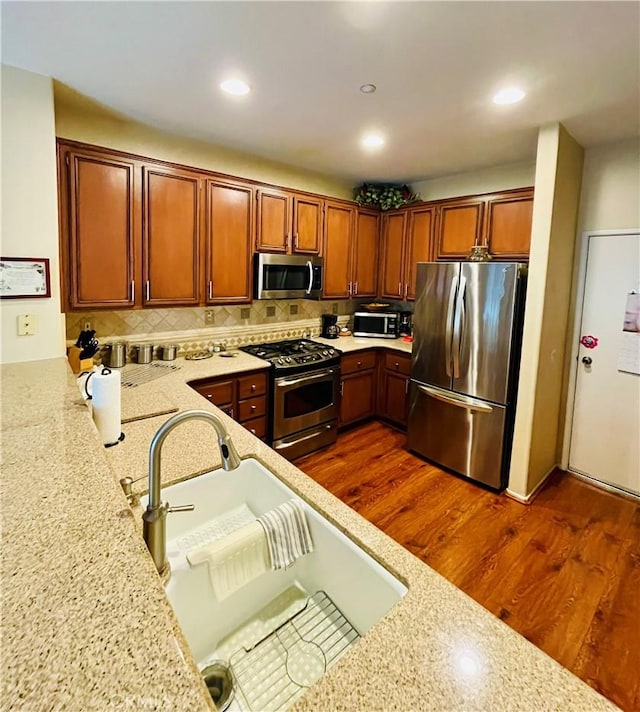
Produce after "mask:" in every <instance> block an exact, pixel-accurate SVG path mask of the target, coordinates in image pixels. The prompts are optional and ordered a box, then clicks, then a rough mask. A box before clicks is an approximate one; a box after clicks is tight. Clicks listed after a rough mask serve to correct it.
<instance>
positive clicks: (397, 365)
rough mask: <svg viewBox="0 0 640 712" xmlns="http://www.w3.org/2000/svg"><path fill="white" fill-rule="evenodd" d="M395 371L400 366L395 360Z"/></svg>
mask: <svg viewBox="0 0 640 712" xmlns="http://www.w3.org/2000/svg"><path fill="white" fill-rule="evenodd" d="M395 367H396V371H397V370H398V369H399V368H400V364H399V363H398V362H397V361H396V363H395Z"/></svg>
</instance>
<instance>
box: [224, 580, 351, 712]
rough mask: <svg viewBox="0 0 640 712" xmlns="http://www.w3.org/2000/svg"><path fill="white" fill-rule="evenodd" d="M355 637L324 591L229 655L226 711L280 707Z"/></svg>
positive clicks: (264, 711)
mask: <svg viewBox="0 0 640 712" xmlns="http://www.w3.org/2000/svg"><path fill="white" fill-rule="evenodd" d="M359 637H360V635H359V633H358V632H357V631H356V629H355V628H354V627H353V626H352V625H351V623H350V622H349V621H348V620H347V619H346V617H345V616H344V615H343V613H342V612H341V611H340V610H339V609H338V607H337V606H336V605H335V603H334V602H333V601H332V600H331V599H330V598H329V596H328V595H327V594H326V593H325V592H324V591H317V592H316V593H314V594H313V595H312V596H309V597H308V598H307V600H306V603H305V604H304V607H303V608H302V609H301V610H299V611H298V612H297V613H295V614H294V615H293V616H291V618H289V619H288V620H286V621H284V622H283V623H281V624H280V625H278V626H277V627H276V628H275V629H274V630H273V632H271V633H269V634H268V635H267V636H265V637H264V638H262V639H261V640H259V641H258V642H257V643H256V644H255V645H253V646H252V647H250V648H249V649H246V648H240V649H238V650H236V651H235V652H234V653H232V654H231V656H230V658H229V667H230V668H231V671H232V674H233V677H234V680H235V687H236V696H235V700H234V702H233V704H232V705H231V707H230V710H234V709H236V710H252V711H253V712H281V711H282V710H285V709H286V708H287V707H289V706H290V705H292V704H293V703H294V702H295V700H296V699H297V698H298V697H300V695H302V693H303V692H304V691H305V690H306V689H307V688H309V687H311V685H313V684H314V683H315V682H317V681H318V680H319V679H320V678H321V677H322V675H324V673H325V672H326V670H328V669H329V668H330V667H331V666H332V665H333V664H335V663H336V662H337V661H338V660H339V659H340V657H341V656H342V655H343V654H344V653H345V652H346V651H347V650H348V649H349V647H350V646H351V645H352V644H353V643H354V642H355V641H356V640H358V638H359Z"/></svg>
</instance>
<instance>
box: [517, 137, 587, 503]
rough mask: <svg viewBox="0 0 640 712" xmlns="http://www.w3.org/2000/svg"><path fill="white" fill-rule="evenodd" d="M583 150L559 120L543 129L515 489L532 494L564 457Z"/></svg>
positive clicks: (521, 370) (539, 138) (524, 495)
mask: <svg viewBox="0 0 640 712" xmlns="http://www.w3.org/2000/svg"><path fill="white" fill-rule="evenodd" d="M583 155H584V151H583V149H582V147H581V146H579V145H578V144H577V143H576V142H575V141H574V140H573V138H572V137H571V136H570V135H569V134H568V133H567V132H566V131H565V130H564V128H563V127H562V126H560V125H559V124H553V125H550V126H545V127H543V128H541V129H540V132H539V137H538V156H537V161H536V178H535V199H534V205H533V222H532V228H531V254H530V262H529V266H530V269H529V283H528V288H527V308H526V315H525V323H524V334H523V344H522V359H521V367H520V382H519V388H518V406H517V410H516V422H515V432H514V439H513V453H512V459H511V470H510V476H509V491H510V492H512V493H513V494H514V495H516V496H517V497H520V498H526V497H528V496H529V495H530V494H531V493H532V492H533V491H534V490H535V488H536V486H537V485H538V484H539V483H540V482H541V481H542V479H543V478H544V477H545V476H546V475H547V473H548V472H549V471H550V470H551V469H553V467H554V466H555V465H556V464H557V463H558V462H559V459H560V458H559V450H560V446H561V443H562V424H563V422H564V420H563V418H564V404H565V401H566V386H565V348H566V345H567V339H566V334H567V324H568V318H569V306H570V301H571V275H572V271H573V257H574V248H575V243H576V231H577V220H578V206H579V199H580V185H581V177H582V164H583Z"/></svg>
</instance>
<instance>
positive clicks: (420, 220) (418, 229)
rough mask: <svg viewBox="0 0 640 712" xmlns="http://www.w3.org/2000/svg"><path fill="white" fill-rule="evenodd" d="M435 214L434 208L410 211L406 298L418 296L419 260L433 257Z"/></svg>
mask: <svg viewBox="0 0 640 712" xmlns="http://www.w3.org/2000/svg"><path fill="white" fill-rule="evenodd" d="M434 214H435V210H434V208H420V209H419V210H412V211H411V212H410V213H409V229H408V235H407V259H406V263H405V288H404V289H405V291H404V298H405V299H415V298H416V265H417V264H418V262H429V260H430V259H431V249H432V240H433V223H434V219H433V218H434Z"/></svg>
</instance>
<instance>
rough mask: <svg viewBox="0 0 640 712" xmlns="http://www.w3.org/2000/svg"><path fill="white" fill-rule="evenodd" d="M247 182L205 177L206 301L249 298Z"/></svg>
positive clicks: (250, 203) (250, 199) (249, 208)
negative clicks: (229, 181) (219, 180)
mask: <svg viewBox="0 0 640 712" xmlns="http://www.w3.org/2000/svg"><path fill="white" fill-rule="evenodd" d="M252 196H253V191H252V189H251V187H250V186H245V185H235V184H227V183H216V182H214V181H207V221H206V225H207V226H206V236H207V276H206V282H207V303H208V304H216V303H221V304H243V303H246V302H250V301H251V298H252V291H253V290H252V286H253V285H252V280H251V267H252V265H251V239H252V232H253V215H252V212H253V197H252Z"/></svg>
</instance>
